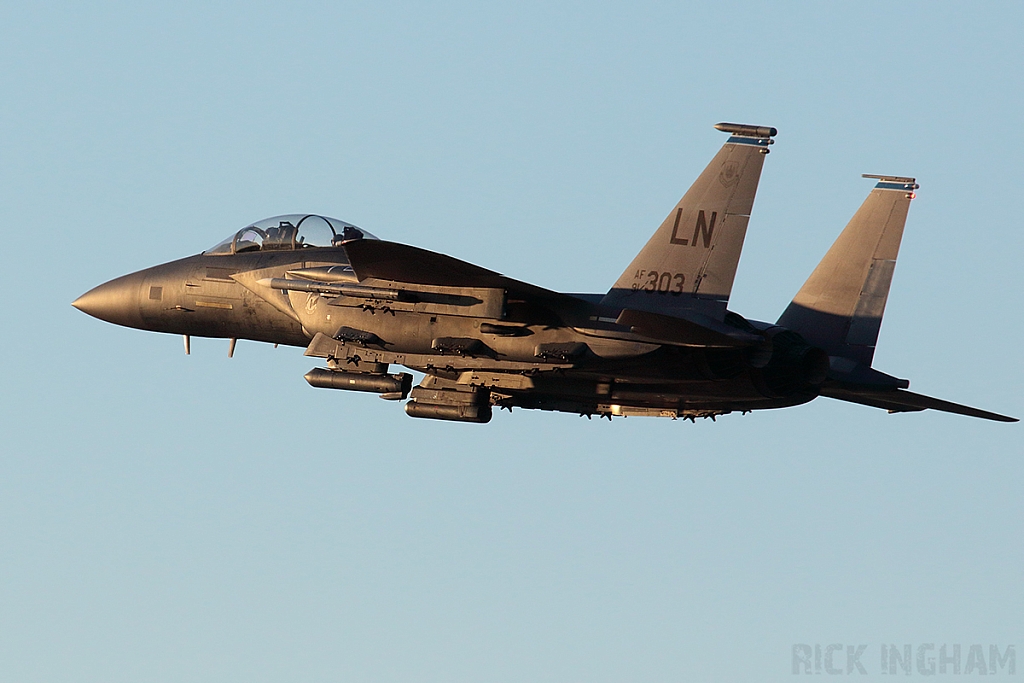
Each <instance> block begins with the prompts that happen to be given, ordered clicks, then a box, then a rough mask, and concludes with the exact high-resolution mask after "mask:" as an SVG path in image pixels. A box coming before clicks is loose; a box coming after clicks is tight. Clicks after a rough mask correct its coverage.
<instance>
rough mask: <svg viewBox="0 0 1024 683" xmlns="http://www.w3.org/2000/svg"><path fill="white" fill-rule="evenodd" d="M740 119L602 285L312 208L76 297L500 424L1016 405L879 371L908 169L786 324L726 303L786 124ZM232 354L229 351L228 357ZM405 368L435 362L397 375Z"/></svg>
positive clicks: (419, 408)
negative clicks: (284, 355)
mask: <svg viewBox="0 0 1024 683" xmlns="http://www.w3.org/2000/svg"><path fill="white" fill-rule="evenodd" d="M715 128H717V129H718V130H720V131H723V132H726V133H729V134H730V137H729V139H728V140H727V141H726V143H725V144H724V145H723V146H722V149H721V150H720V151H719V152H718V154H717V155H716V156H715V158H714V159H712V160H711V163H710V164H708V166H707V168H705V169H704V172H703V173H701V174H700V177H698V178H697V181H696V182H695V183H694V184H693V186H692V187H690V189H689V190H688V191H687V192H686V194H685V195H683V198H682V199H681V200H680V201H679V203H678V204H676V206H675V207H674V208H673V209H672V211H671V212H670V213H669V215H668V217H667V218H666V219H665V221H664V222H663V223H662V224H661V226H660V227H659V228H658V229H657V231H655V233H654V235H653V236H652V237H651V239H650V241H648V242H647V244H646V246H644V248H643V249H642V250H641V251H640V253H639V254H638V255H637V256H636V258H634V259H633V261H632V263H630V264H629V266H628V267H627V268H626V270H625V272H623V273H622V275H620V276H619V278H618V280H616V281H615V284H613V285H612V287H611V289H609V290H608V292H607V293H606V294H562V293H559V292H554V291H551V290H548V289H544V288H542V287H537V286H535V285H531V284H528V283H525V282H521V281H519V280H513V279H512V278H509V277H506V276H504V275H500V274H498V273H496V272H494V271H491V270H487V269H485V268H481V267H479V266H476V265H473V264H471V263H466V262H465V261H460V260H458V259H455V258H452V257H450V256H445V255H443V254H438V253H435V252H431V251H426V250H424V249H420V248H417V247H413V246H409V245H405V244H399V243H396V242H386V241H383V240H379V239H377V238H376V237H374V236H373V235H371V234H370V233H368V232H366V231H365V230H362V229H361V228H358V227H356V226H354V225H352V224H350V223H346V222H344V221H339V220H337V219H334V218H327V217H324V216H317V215H288V216H277V217H274V218H269V219H266V220H263V221H259V222H258V223H253V224H252V225H249V226H248V227H245V228H243V229H242V230H239V231H238V232H237V233H234V234H233V235H231V236H230V237H228V238H227V239H225V240H224V241H222V242H220V243H219V244H217V245H216V246H214V247H213V248H212V249H209V250H207V251H205V252H203V253H201V254H199V255H197V256H190V257H188V258H185V259H181V260H178V261H172V262H170V263H166V264H163V265H159V266H155V267H153V268H148V269H146V270H142V271H139V272H137V273H132V274H130V275H125V276H123V277H119V278H117V279H115V280H111V281H110V282H107V283H106V284H103V285H100V286H99V287H96V288H95V289H93V290H91V291H89V292H87V293H86V294H84V295H82V296H81V297H80V298H79V299H78V300H77V301H75V302H74V304H73V305H74V306H75V307H76V308H78V309H80V310H82V311H84V312H85V313H88V314H89V315H92V316H94V317H96V318H99V319H101V320H106V321H108V322H112V323H115V324H118V325H124V326H127V327H135V328H139V329H143V330H152V331H154V332H168V333H173V334H181V335H184V336H185V348H186V352H187V351H188V346H189V337H190V336H201V337H224V338H228V339H230V340H231V346H230V349H231V351H233V350H234V344H235V340H236V339H252V340H256V341H262V342H270V343H274V344H287V345H291V346H300V347H304V348H305V349H306V355H307V356H312V357H316V358H323V359H325V361H326V367H318V368H315V369H313V370H310V372H309V373H308V374H307V375H306V380H307V381H308V382H309V383H310V384H311V385H313V386H315V387H323V388H331V389H346V390H350V391H367V392H373V393H378V394H380V396H381V398H384V399H388V400H394V401H402V400H406V399H407V398H409V397H410V394H411V400H408V401H407V402H406V403H405V412H406V413H408V414H409V415H411V416H413V417H424V418H433V419H439V420H456V421H461V422H478V423H483V422H488V421H489V420H490V419H491V414H492V409H493V408H494V407H500V408H508V409H510V410H511V409H512V408H514V407H516V408H538V409H541V410H556V411H562V412H567V413H577V414H580V415H587V416H593V415H598V416H602V417H608V418H609V419H610V418H611V417H612V416H618V415H622V416H629V415H650V416H660V417H672V418H678V417H683V418H689V419H691V420H692V419H695V418H698V417H701V418H705V417H710V418H714V417H716V416H718V415H723V414H726V413H730V412H733V411H743V412H746V411H750V410H759V409H763V408H782V407H786V406H794V405H798V404H801V403H806V402H808V401H810V400H812V399H814V398H816V397H817V396H827V397H829V398H834V399H839V400H842V401H850V402H853V403H861V404H864V405H868V406H874V407H876V408H884V409H886V410H888V411H889V412H891V413H896V412H907V411H918V410H925V409H933V410H941V411H946V412H950V413H958V414H960V415H969V416H972V417H981V418H985V419H989V420H999V421H1003V422H1015V421H1016V420H1015V419H1014V418H1011V417H1006V416H1003V415H997V414H995V413H990V412H986V411H984V410H978V409H977V408H970V407H967V406H963V405H958V404H956V403H950V402H948V401H942V400H939V399H936V398H931V397H928V396H922V395H920V394H915V393H911V392H909V391H907V387H908V386H909V382H908V381H907V380H905V379H897V378H896V377H893V376H891V375H887V374H885V373H882V372H880V371H878V370H875V369H874V368H872V367H871V360H872V356H873V354H874V351H875V343H876V340H877V339H878V331H879V327H880V326H881V323H882V313H883V311H884V310H885V302H886V298H887V296H888V294H889V284H890V282H891V281H892V275H893V270H894V268H895V266H896V255H897V253H898V251H899V247H900V239H901V237H902V235H903V226H904V223H905V222H906V218H907V211H908V209H909V208H910V202H911V200H912V199H913V198H914V190H916V189H917V187H918V185H917V184H916V183H915V181H914V179H913V178H904V177H897V176H883V175H868V176H865V177H867V178H873V179H875V180H876V181H877V184H876V185H875V187H874V189H873V190H871V193H870V194H869V195H868V197H867V199H866V200H865V201H864V204H863V205H862V206H861V207H860V209H859V210H858V211H857V213H856V214H855V215H854V216H853V218H852V219H851V220H850V222H849V224H848V225H847V226H846V229H845V230H843V232H842V234H840V235H839V238H838V239H837V240H836V241H835V243H834V244H833V245H832V248H831V249H829V251H828V253H827V254H826V255H825V258H824V259H822V261H821V263H819V264H818V267H817V268H815V269H814V272H813V273H811V276H810V278H808V280H807V282H806V283H804V286H803V287H802V288H801V289H800V291H799V292H797V294H796V297H795V298H794V299H793V301H792V302H791V303H790V304H789V306H788V307H787V308H786V310H785V311H784V312H783V313H782V316H781V317H780V318H779V319H778V321H776V322H775V323H767V322H758V321H755V320H747V319H746V318H744V317H742V316H740V315H739V314H737V313H735V312H733V311H730V310H729V309H728V303H729V294H730V291H731V290H732V284H733V278H734V277H735V274H736V265H737V263H738V262H739V258H740V250H741V248H742V247H743V238H744V235H745V234H746V231H747V222H748V221H749V220H750V211H751V208H752V207H753V204H754V194H755V192H756V191H757V184H758V180H759V179H760V176H761V167H762V165H763V163H764V159H765V155H767V154H768V151H769V145H771V144H772V143H773V142H774V140H773V137H774V136H775V135H776V133H777V131H776V130H775V129H774V128H769V127H764V126H750V125H740V124H732V123H720V124H718V125H716V126H715ZM231 351H229V355H230V353H231ZM391 365H402V366H405V367H407V368H410V369H412V370H415V371H418V372H421V373H423V374H424V375H425V377H424V378H423V381H422V382H420V383H419V385H418V386H416V387H415V388H413V387H412V380H413V377H412V375H410V374H408V373H404V372H403V373H396V374H391V373H389V368H390V366H391Z"/></svg>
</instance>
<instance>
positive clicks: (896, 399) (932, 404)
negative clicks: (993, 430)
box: [821, 382, 1018, 422]
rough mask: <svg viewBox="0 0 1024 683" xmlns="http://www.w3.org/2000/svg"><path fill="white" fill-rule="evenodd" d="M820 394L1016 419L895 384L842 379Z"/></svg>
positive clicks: (903, 408)
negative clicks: (918, 392)
mask: <svg viewBox="0 0 1024 683" xmlns="http://www.w3.org/2000/svg"><path fill="white" fill-rule="evenodd" d="M821 395H822V396H828V397H829V398H835V399H838V400H840V401H849V402H850V403H860V404H861V405H865V406H872V407H874V408H883V409H885V410H888V411H889V412H890V413H905V412H912V411H917V410H941V411H943V412H945V413H956V414H957V415H967V416H968V417H980V418H982V419H985V420H995V421H997V422H1018V420H1017V418H1015V417H1008V416H1006V415H999V414H998V413H990V412H988V411H987V410H980V409H978V408H971V407H970V406H965V405H960V404H959V403H951V402H950V401H943V400H942V399H939V398H933V397H931V396H924V395H923V394H915V393H914V392H912V391H907V390H905V389H896V388H891V389H887V388H879V387H869V386H865V385H855V384H848V383H844V382H827V383H826V384H825V385H824V386H822V388H821Z"/></svg>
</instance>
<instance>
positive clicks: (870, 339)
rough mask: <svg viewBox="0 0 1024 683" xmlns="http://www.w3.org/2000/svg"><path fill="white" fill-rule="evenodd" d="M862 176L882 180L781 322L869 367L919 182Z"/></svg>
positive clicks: (831, 351) (830, 351)
mask: <svg viewBox="0 0 1024 683" xmlns="http://www.w3.org/2000/svg"><path fill="white" fill-rule="evenodd" d="M864 177H865V178H874V179H876V180H878V184H876V185H875V187H874V189H873V190H871V194H869V195H868V198H867V199H865V200H864V203H863V204H862V205H861V207H860V209H858V210H857V213H856V214H854V216H853V218H851V219H850V222H849V223H848V224H847V226H846V229H844V230H843V232H842V233H841V234H840V235H839V237H838V238H837V239H836V241H835V242H834V243H833V244H832V247H831V248H830V249H829V250H828V253H827V254H825V258H823V259H822V260H821V263H819V264H818V267H817V268H815V269H814V272H813V273H811V276H810V277H809V278H807V282H805V283H804V286H803V287H801V288H800V291H799V292H797V295H796V297H794V299H793V301H792V303H790V304H789V307H788V308H786V310H785V312H784V313H783V314H782V317H780V318H779V321H778V324H779V325H781V326H782V327H786V328H788V329H791V330H795V331H797V332H799V333H800V334H801V335H803V337H804V338H805V339H806V340H807V341H808V342H810V343H811V344H814V345H816V346H820V347H821V348H823V349H825V351H827V352H828V354H829V355H830V356H833V357H838V358H845V359H849V360H852V361H855V362H857V363H862V364H864V365H865V366H870V365H871V359H872V357H873V356H874V353H875V343H876V341H877V340H878V331H879V329H880V328H881V325H882V314H883V313H884V312H885V302H886V299H887V298H888V296H889V285H890V284H891V283H892V275H893V271H894V269H895V268H896V256H897V255H898V254H899V251H900V240H901V239H902V238H903V225H904V224H905V223H906V220H907V211H908V210H909V209H910V201H911V200H912V199H913V198H914V190H916V189H917V188H918V185H917V183H916V182H915V180H914V178H901V177H897V176H879V175H865V176H864ZM833 365H834V363H833Z"/></svg>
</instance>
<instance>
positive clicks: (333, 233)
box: [203, 213, 377, 254]
mask: <svg viewBox="0 0 1024 683" xmlns="http://www.w3.org/2000/svg"><path fill="white" fill-rule="evenodd" d="M362 239H368V240H375V239H377V238H376V237H374V236H373V235H371V234H370V233H368V232H366V231H365V230H363V229H362V228H357V227H356V226H354V225H352V224H351V223H346V222H345V221H339V220H338V219H337V218H328V217H327V216H317V215H315V214H302V213H293V214H288V215H286V216H274V217H273V218H264V219H263V220H261V221H257V222H256V223H253V224H252V225H248V226H246V227H244V228H242V229H241V230H239V231H238V232H236V233H235V234H233V235H231V236H230V237H228V238H227V239H225V240H223V241H221V242H218V243H217V244H216V245H215V246H214V247H212V248H210V249H207V250H206V251H204V252H203V253H204V254H240V253H242V252H243V251H272V250H274V251H281V250H290V249H309V248H313V247H337V246H341V245H342V244H344V243H345V242H351V241H352V240H362Z"/></svg>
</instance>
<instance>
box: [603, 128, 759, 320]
mask: <svg viewBox="0 0 1024 683" xmlns="http://www.w3.org/2000/svg"><path fill="white" fill-rule="evenodd" d="M715 128H717V129H718V130H721V131H723V132H726V133H730V134H731V136H730V138H729V140H728V141H727V142H726V143H725V144H724V145H723V146H722V149H721V150H720V151H719V152H718V154H717V155H716V156H715V158H714V159H712V160H711V163H710V164H708V166H707V168H705V169H704V172H703V173H701V174H700V177H699V178H697V181H696V182H695V183H694V184H693V185H692V186H691V187H690V189H689V190H688V191H687V192H686V194H685V195H683V198H682V199H681V200H679V203H678V204H676V206H675V208H673V209H672V211H671V212H670V213H669V215H668V217H667V218H666V219H665V221H664V222H663V223H662V224H661V227H660V228H658V230H657V232H655V233H654V236H653V237H651V239H650V241H648V242H647V245H646V246H644V248H643V249H642V250H641V251H640V253H639V254H637V256H636V258H634V259H633V262H632V263H630V264H629V267H628V268H627V269H626V271H625V272H624V273H623V274H622V275H621V276H619V279H618V280H617V281H616V282H615V285H614V286H613V287H612V288H611V290H610V291H609V292H608V294H606V295H605V297H604V300H603V301H602V303H604V304H606V305H608V306H614V307H618V308H629V309H634V310H641V311H648V312H652V313H660V314H664V315H685V314H686V313H687V312H695V313H700V314H702V315H705V316H709V317H711V318H715V319H717V320H722V319H723V318H724V317H725V308H726V305H727V304H728V302H729V294H730V292H731V291H732V283H733V279H734V278H735V276H736V265H737V264H738V263H739V259H740V251H741V250H742V249H743V238H744V237H745V236H746V233H747V221H748V220H749V219H750V210H751V208H752V207H753V205H754V195H755V193H756V192H757V184H758V181H759V180H760V178H761V166H762V165H763V164H764V157H765V155H766V154H767V153H768V145H770V144H772V142H774V141H773V140H772V137H773V136H775V135H776V133H777V132H778V131H776V130H775V129H774V128H769V127H767V126H748V125H743V124H735V123H719V124H718V125H716V126H715Z"/></svg>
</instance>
